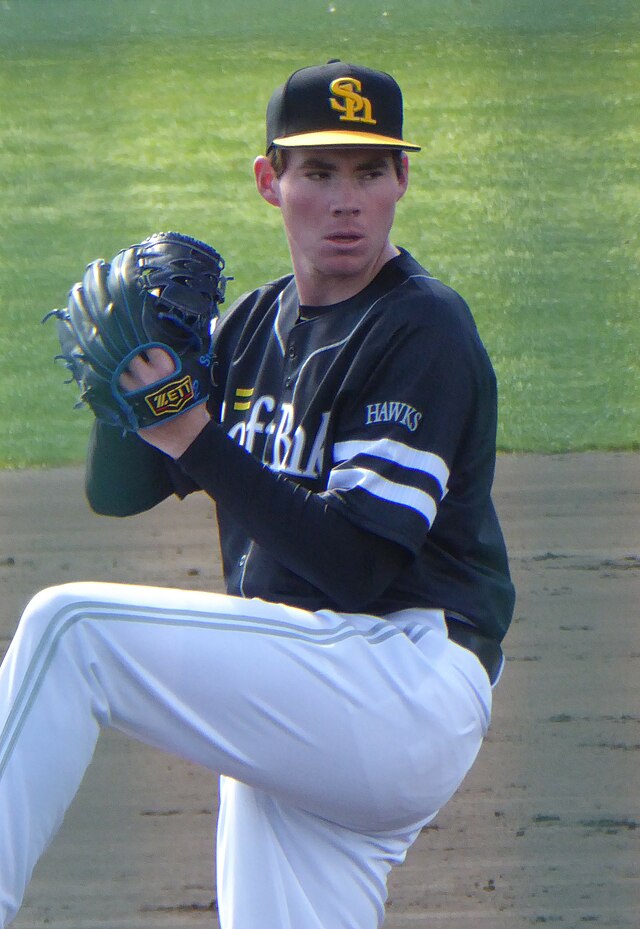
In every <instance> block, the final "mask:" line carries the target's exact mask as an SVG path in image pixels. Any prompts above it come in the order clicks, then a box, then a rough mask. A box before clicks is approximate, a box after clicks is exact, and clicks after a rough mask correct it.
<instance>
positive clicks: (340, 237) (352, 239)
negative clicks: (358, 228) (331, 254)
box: [325, 232, 364, 246]
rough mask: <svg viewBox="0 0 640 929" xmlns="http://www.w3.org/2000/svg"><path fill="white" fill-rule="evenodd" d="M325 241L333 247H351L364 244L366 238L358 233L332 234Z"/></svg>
mask: <svg viewBox="0 0 640 929" xmlns="http://www.w3.org/2000/svg"><path fill="white" fill-rule="evenodd" d="M325 239H326V241H327V242H331V244H332V245H341V246H349V245H357V244H358V243H359V242H362V240H363V239H364V236H363V235H361V234H360V233H358V232H332V233H329V235H327V236H325Z"/></svg>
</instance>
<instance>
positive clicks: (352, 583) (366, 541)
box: [178, 423, 410, 611]
mask: <svg viewBox="0 0 640 929" xmlns="http://www.w3.org/2000/svg"><path fill="white" fill-rule="evenodd" d="M178 464H179V465H180V466H181V467H182V468H183V470H184V471H185V472H186V474H188V475H189V476H190V477H191V478H192V479H193V480H194V481H195V482H196V483H197V484H198V485H199V486H200V487H201V488H202V489H203V490H204V491H206V492H207V493H208V494H209V495H210V496H211V497H213V498H214V499H215V500H216V502H217V503H218V504H219V505H220V506H221V507H224V509H225V510H226V511H227V512H229V513H230V514H232V515H233V516H234V518H235V519H236V520H237V521H238V522H239V523H240V525H242V527H243V529H244V531H245V533H246V535H247V536H248V537H250V538H252V539H253V540H254V541H255V542H256V543H257V544H258V545H260V546H261V547H263V548H264V549H266V550H267V551H268V552H269V553H270V554H271V555H272V556H273V557H274V558H276V559H277V560H278V561H280V563H281V564H283V565H284V566H285V567H287V568H288V569H289V570H290V571H293V572H294V573H296V574H298V575H299V576H301V577H304V578H305V580H307V581H309V583H311V584H313V585H314V586H315V587H317V588H318V589H319V590H322V591H324V592H325V593H326V594H327V595H328V596H329V597H330V598H331V599H332V600H333V602H336V603H337V604H338V605H339V606H340V608H341V609H344V610H349V611H357V610H363V609H365V608H366V606H367V604H368V603H370V602H372V601H373V600H375V599H377V597H378V596H379V595H380V594H381V593H382V592H383V591H384V590H385V589H386V588H387V587H388V586H389V584H390V583H391V581H392V579H393V578H394V577H395V576H396V575H397V574H398V573H399V572H400V571H401V570H402V568H403V566H404V565H405V563H406V561H407V559H408V558H409V557H410V556H409V553H408V552H407V551H405V549H403V548H402V547H401V546H399V545H397V544H396V543H394V542H391V541H389V540H387V539H383V538H381V537H380V536H376V535H373V534H372V533H369V532H366V531H364V530H363V529H360V528H359V527H358V526H355V525H353V524H352V523H350V522H349V521H348V520H347V519H346V518H345V517H344V516H342V515H341V514H340V513H339V512H337V511H336V510H334V509H333V508H332V507H330V506H328V505H327V503H326V501H325V500H324V498H323V497H322V496H320V495H319V494H314V493H311V492H310V491H308V490H306V489H305V488H304V487H302V486H300V485H297V484H295V483H294V482H293V481H291V480H289V479H288V478H287V477H286V476H285V475H283V474H277V473H275V472H273V471H270V470H269V469H268V468H267V467H266V466H265V465H263V464H262V463H261V462H259V461H258V460H257V459H255V458H253V457H252V456H251V455H250V454H248V453H247V452H246V451H245V450H244V449H243V448H241V447H240V446H238V445H237V444H236V443H235V442H234V441H233V440H231V439H230V438H229V437H228V436H227V434H226V433H225V431H224V430H223V429H222V428H221V427H220V426H219V425H217V424H215V423H210V424H209V425H208V426H207V427H206V428H205V429H204V430H203V431H202V432H201V433H200V435H199V436H198V438H197V439H196V440H195V441H194V442H193V444H192V445H191V446H190V447H189V448H188V449H187V451H186V452H185V453H184V454H183V455H182V457H181V458H180V459H179V461H178Z"/></svg>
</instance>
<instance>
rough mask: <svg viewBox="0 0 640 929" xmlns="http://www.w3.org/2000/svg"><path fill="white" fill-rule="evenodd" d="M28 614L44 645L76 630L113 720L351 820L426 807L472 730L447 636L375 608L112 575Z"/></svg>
mask: <svg viewBox="0 0 640 929" xmlns="http://www.w3.org/2000/svg"><path fill="white" fill-rule="evenodd" d="M30 612H31V614H32V619H31V622H30V623H29V628H30V629H33V628H34V626H35V627H37V626H38V625H39V626H40V627H42V628H41V629H40V633H41V637H42V639H41V641H46V642H48V643H49V647H50V648H51V649H52V650H55V649H57V648H58V647H61V648H64V644H65V642H67V641H68V642H72V641H75V640H76V639H78V638H80V639H81V640H82V642H81V644H80V645H79V646H78V644H77V643H76V646H75V647H78V648H79V654H84V655H85V659H84V660H85V661H87V662H96V663H97V667H98V668H99V673H98V674H97V676H96V679H97V680H99V681H100V686H101V690H102V692H103V694H104V695H106V698H107V700H108V704H109V717H110V720H111V722H112V724H113V725H114V726H116V727H118V728H120V729H122V730H123V731H125V732H128V733H130V734H131V735H133V736H135V737H137V738H140V739H142V740H144V741H147V742H149V743H151V744H155V745H158V746H159V747H162V748H165V749H167V750H169V751H174V752H176V753H178V754H180V755H182V756H184V757H187V758H190V759H191V760H194V761H197V762H200V763H202V764H204V765H206V766H207V767H209V768H211V769H212V770H214V771H217V772H219V773H221V774H226V775H229V776H230V777H233V778H235V779H237V780H241V781H244V782H246V783H248V784H252V785H253V786H255V787H258V788H260V789H262V790H264V791H266V792H268V793H271V794H272V795H273V796H280V797H283V798H286V799H287V802H290V803H292V804H293V805H297V806H299V807H301V808H304V809H308V810H311V811H313V812H317V813H319V814H320V815H330V816H331V817H332V818H333V819H334V820H335V821H339V822H343V823H345V824H347V825H353V826H355V827H358V828H359V827H367V828H370V827H375V828H379V829H383V828H393V827H395V826H399V825H402V824H403V823H411V822H413V821H415V820H416V819H417V818H419V817H420V816H421V815H424V816H427V815H429V814H430V813H432V812H435V810H436V809H437V808H438V807H439V806H440V805H441V804H442V803H443V802H446V800H447V799H448V797H449V796H450V795H451V793H453V791H454V790H455V789H456V787H457V785H458V784H459V782H460V780H461V779H462V777H463V776H464V773H465V772H466V770H467V768H468V766H469V765H470V764H471V761H472V760H473V758H474V757H475V753H476V752H477V750H478V748H479V744H480V741H481V738H482V734H483V730H484V727H485V726H486V720H485V719H484V718H483V715H482V711H481V708H480V706H479V704H478V701H477V700H476V699H475V697H474V691H473V688H472V687H468V686H466V685H465V683H464V681H463V680H462V676H461V675H460V674H459V673H458V670H457V669H455V668H453V667H452V666H451V661H450V657H451V656H450V654H449V651H448V647H447V646H448V643H447V642H446V639H445V638H444V637H443V636H438V635H434V636H431V638H429V636H426V637H425V638H424V639H423V640H422V641H421V643H420V646H419V647H418V646H417V645H415V644H414V643H413V642H412V641H410V639H409V638H408V637H407V635H405V634H404V632H402V631H401V630H400V629H398V628H396V627H395V626H393V625H392V624H390V623H388V622H386V621H384V620H380V619H378V618H374V617H367V616H352V615H347V616H344V615H338V614H335V613H330V612H326V613H325V612H322V613H319V614H312V613H308V612H305V611H302V610H297V609H294V608H290V607H286V606H283V605H281V604H273V603H265V602H264V601H259V600H241V599H238V598H232V597H227V596H224V595H219V594H208V593H202V592H191V591H181V590H170V589H165V588H162V589H158V588H149V587H131V586H124V585H113V584H70V585H63V586H61V587H58V588H54V589H52V590H50V591H45V592H43V593H42V594H41V595H40V596H39V597H38V598H36V600H35V601H34V603H33V604H32V606H31V608H30ZM425 642H426V643H427V644H426V645H425ZM429 643H431V644H429ZM458 651H459V650H458ZM36 652H37V653H39V654H40V656H41V658H42V656H43V655H46V652H45V651H43V647H42V645H41V643H40V644H38V646H37V648H36Z"/></svg>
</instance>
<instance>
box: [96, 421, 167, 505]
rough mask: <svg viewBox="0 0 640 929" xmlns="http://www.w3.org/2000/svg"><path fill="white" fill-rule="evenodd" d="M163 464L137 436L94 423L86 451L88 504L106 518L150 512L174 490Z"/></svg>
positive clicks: (157, 454)
mask: <svg viewBox="0 0 640 929" xmlns="http://www.w3.org/2000/svg"><path fill="white" fill-rule="evenodd" d="M166 461H167V459H166V458H165V456H164V455H163V454H162V453H161V452H159V451H157V449H155V448H152V447H151V446H150V445H147V444H146V443H145V442H143V441H142V440H141V439H140V438H138V436H137V435H135V434H133V433H124V434H123V432H122V430H121V429H120V428H118V427H113V426H107V425H105V424H104V423H101V422H99V421H96V422H95V423H94V426H93V430H92V432H91V437H90V439H89V448H88V451H87V465H86V475H85V491H86V495H87V499H88V501H89V505H90V506H91V508H92V509H93V510H94V511H95V512H96V513H100V514H101V515H105V516H131V515H133V514H134V513H141V512H143V511H144V510H149V509H151V507H153V506H155V505H156V504H157V503H160V501H161V500H164V499H165V498H166V497H168V496H169V495H170V494H171V493H173V492H174V490H175V487H174V484H173V481H172V479H171V476H170V473H169V471H168V470H167V465H166Z"/></svg>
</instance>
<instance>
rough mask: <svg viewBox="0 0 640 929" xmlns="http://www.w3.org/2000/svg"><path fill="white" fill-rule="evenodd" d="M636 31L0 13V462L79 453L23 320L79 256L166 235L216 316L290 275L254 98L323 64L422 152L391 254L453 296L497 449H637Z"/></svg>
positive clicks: (536, 11)
mask: <svg viewBox="0 0 640 929" xmlns="http://www.w3.org/2000/svg"><path fill="white" fill-rule="evenodd" d="M238 10H241V11H242V13H241V15H239V14H238V12H237V11H238ZM176 11H177V12H176ZM239 18H240V19H241V22H238V19H239ZM639 26H640V8H638V5H637V3H636V2H633V3H632V2H627V0H624V2H622V0H617V2H616V0H613V2H607V3H603V2H600V0H571V2H569V0H563V2H560V0H554V2H550V0H528V2H525V0H520V2H518V0H511V2H507V0H483V2H475V0H450V2H447V0H380V2H378V0H352V2H350V0H333V3H331V2H329V0H322V2H311V0H298V2H293V0H290V2H284V0H263V2H261V3H259V4H258V3H257V2H256V0H249V2H243V0H236V2H235V3H231V2H230V0H216V2H213V0H211V2H209V0H182V2H180V3H176V2H175V0H173V2H170V0H101V2H100V3H98V2H94V0H2V2H1V3H0V53H1V54H0V93H1V94H2V100H3V104H2V107H1V108H0V138H1V145H0V183H1V184H2V197H1V198H0V221H1V228H2V233H3V234H2V236H1V237H0V355H1V357H2V361H3V364H2V366H1V367H0V466H3V467H25V466H33V465H60V464H66V463H70V462H77V461H80V460H81V459H82V458H83V457H84V452H85V444H86V437H87V431H88V428H89V424H90V419H91V417H90V414H89V413H88V412H86V411H77V410H73V409H72V407H73V403H74V401H75V398H76V393H75V390H74V387H73V386H65V385H64V384H63V380H64V377H65V375H64V371H63V369H62V368H61V367H59V366H55V365H54V364H53V362H52V357H53V355H54V354H55V353H56V350H57V342H56V338H55V333H54V326H53V325H51V326H50V327H48V328H47V327H40V325H39V320H40V319H41V317H42V316H43V315H44V313H45V312H46V311H47V310H48V309H50V308H51V307H53V306H56V305H60V304H61V303H63V302H64V301H65V299H66V293H67V290H68V289H69V287H70V285H71V284H72V283H73V282H74V281H75V280H77V279H78V278H79V277H80V276H81V275H82V271H83V268H84V265H85V264H86V263H87V262H88V261H90V260H92V259H94V258H96V257H99V256H102V257H105V258H110V257H111V256H112V255H113V254H114V253H115V252H116V251H117V250H118V249H119V248H121V247H122V246H124V245H128V244H130V242H132V241H134V240H136V239H138V238H140V237H142V236H145V235H147V234H149V233H150V232H152V231H156V230H159V229H166V228H173V229H178V230H180V231H184V232H188V233H190V234H192V235H195V236H198V237H201V238H203V239H206V240H209V241H211V242H212V244H214V245H215V246H216V247H217V248H218V249H219V250H220V251H221V252H222V254H223V255H224V256H225V258H226V259H227V263H228V266H229V273H230V274H233V275H234V277H235V280H234V281H233V283H231V284H230V285H229V288H228V295H229V299H230V300H232V299H233V298H234V297H236V296H238V295H239V294H240V293H241V292H243V291H244V290H246V289H247V288H249V287H251V286H254V285H255V284H256V283H259V282H262V281H263V280H265V279H268V278H270V277H274V276H276V275H277V274H280V273H282V272H284V271H286V270H288V268H289V265H288V256H287V250H286V247H285V242H284V237H283V234H282V231H281V228H280V222H279V217H278V214H277V211H275V210H273V209H272V208H270V207H268V206H267V205H266V204H264V203H263V202H262V201H261V200H260V199H259V198H258V195H257V194H256V193H255V190H254V188H253V183H252V179H251V164H252V161H253V157H254V155H255V154H256V153H258V152H259V151H260V150H261V148H262V144H263V141H262V140H263V114H264V107H265V104H266V99H267V97H268V95H269V93H270V91H271V89H272V87H273V86H274V85H275V84H276V83H277V82H278V81H280V80H281V79H283V78H284V77H286V76H287V74H288V73H289V72H290V71H291V70H293V69H294V68H296V67H298V66H301V65H304V64H308V63H313V62H321V61H323V60H325V59H327V58H329V57H338V56H341V57H345V58H347V59H351V60H354V61H359V62H362V63H364V64H373V65H374V66H380V67H384V68H385V69H387V70H389V71H391V72H392V73H394V74H395V75H396V76H397V77H398V79H399V81H400V83H401V85H402V86H403V89H404V92H405V100H406V136H407V138H409V139H412V140H415V141H418V142H421V143H422V144H423V145H424V149H423V151H422V152H421V153H419V154H418V155H415V156H413V157H412V162H411V163H412V184H411V191H410V193H409V196H408V197H407V198H406V199H405V200H404V201H403V202H402V203H401V204H400V208H399V212H398V219H397V224H396V230H395V241H396V242H397V243H398V244H401V245H404V246H405V247H407V248H409V249H410V251H412V252H413V253H414V255H415V256H416V257H417V258H418V259H419V260H421V261H422V262H423V263H424V264H425V265H426V266H427V267H428V268H429V269H430V270H431V271H432V273H434V274H436V275H437V276H438V277H440V278H442V279H443V280H444V281H445V282H447V283H449V284H451V285H452V286H454V287H456V288H457V289H459V290H460V292H461V293H462V294H463V295H464V296H465V297H466V298H467V300H468V301H469V303H470V305H471V307H472V309H473V311H474V315H475V317H476V319H477V322H478V326H479V329H480V332H481V334H482V336H483V338H484V341H485V343H486V345H487V347H488V349H489V351H490V354H491V356H492V358H493V361H494V364H495V367H496V371H497V374H498V380H499V385H500V396H501V420H500V431H499V445H500V448H501V449H503V450H517V451H527V450H535V451H548V452H557V451H569V450H581V449H629V448H638V447H639V446H640V362H639V360H638V359H639V350H638V346H639V345H640V313H639V312H638V311H639V309H640V307H639V303H640V300H639V297H638V268H639V266H640V261H639V259H640V255H639V247H638V243H639V237H638V217H639V213H640V189H639V186H638V182H637V167H636V165H637V153H638V150H640V144H639V143H640V121H639V119H638V113H639V112H640V100H639V99H638V98H639V88H640V54H639V50H640V49H639V46H640V39H639V36H640V30H639ZM284 36H286V38H284Z"/></svg>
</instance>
